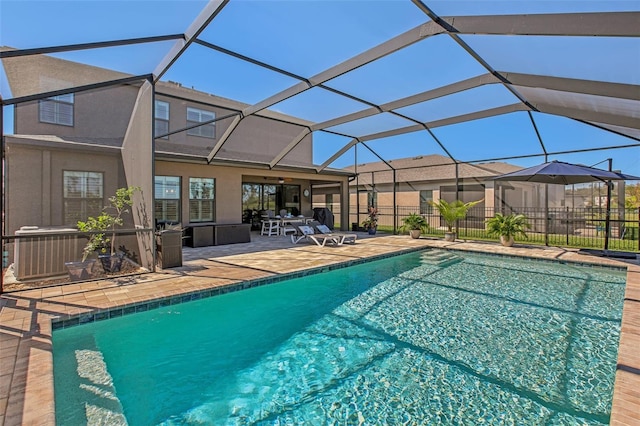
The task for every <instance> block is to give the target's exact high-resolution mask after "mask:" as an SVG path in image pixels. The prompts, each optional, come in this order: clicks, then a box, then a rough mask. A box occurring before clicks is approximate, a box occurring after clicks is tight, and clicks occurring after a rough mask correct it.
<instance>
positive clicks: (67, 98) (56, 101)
mask: <svg viewBox="0 0 640 426" xmlns="http://www.w3.org/2000/svg"><path fill="white" fill-rule="evenodd" d="M45 105H52V106H53V111H52V115H53V119H51V120H49V119H47V117H46V116H44V115H43V113H44V107H45ZM65 105H66V106H69V107H70V108H71V113H70V114H69V118H70V120H71V121H70V122H64V121H63V120H61V119H60V117H61V116H62V113H61V111H60V108H61V107H62V106H65ZM38 121H39V122H40V123H47V124H55V125H58V126H67V127H74V124H75V94H74V93H67V94H65V95H57V96H51V97H50V98H46V99H40V100H39V101H38Z"/></svg>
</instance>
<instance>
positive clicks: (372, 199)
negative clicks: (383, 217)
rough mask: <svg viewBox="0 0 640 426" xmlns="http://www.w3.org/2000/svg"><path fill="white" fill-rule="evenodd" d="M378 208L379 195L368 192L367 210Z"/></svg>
mask: <svg viewBox="0 0 640 426" xmlns="http://www.w3.org/2000/svg"><path fill="white" fill-rule="evenodd" d="M369 207H378V193H377V192H375V191H371V192H367V208H369Z"/></svg>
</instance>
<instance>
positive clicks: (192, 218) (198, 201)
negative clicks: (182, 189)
mask: <svg viewBox="0 0 640 426" xmlns="http://www.w3.org/2000/svg"><path fill="white" fill-rule="evenodd" d="M198 181H200V182H201V183H204V184H205V185H206V184H207V183H210V184H211V192H210V194H211V198H200V197H196V198H193V188H192V186H193V184H194V183H198ZM203 181H206V182H203ZM205 189H206V188H205ZM194 203H196V204H197V205H198V206H199V209H198V214H197V215H195V216H194V214H193V213H194V208H193V204H194ZM204 203H210V206H209V211H210V212H211V216H210V217H206V218H203V217H202V210H203V209H202V205H203V204H204ZM215 220H216V180H215V178H212V177H189V222H193V223H198V222H215Z"/></svg>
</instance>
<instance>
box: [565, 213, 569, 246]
mask: <svg viewBox="0 0 640 426" xmlns="http://www.w3.org/2000/svg"><path fill="white" fill-rule="evenodd" d="M565 209H566V211H567V218H566V221H567V245H569V206H566V207H565Z"/></svg>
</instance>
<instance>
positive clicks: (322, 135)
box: [313, 132, 353, 164]
mask: <svg viewBox="0 0 640 426" xmlns="http://www.w3.org/2000/svg"><path fill="white" fill-rule="evenodd" d="M351 140H352V139H351V138H348V137H344V136H340V135H336V134H333V133H327V132H314V133H313V164H323V163H324V162H325V161H327V160H329V158H331V156H333V155H334V154H335V153H337V152H338V151H340V150H341V149H342V148H343V147H344V146H345V145H346V144H348V143H349V142H351ZM349 161H353V159H351V160H349Z"/></svg>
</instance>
